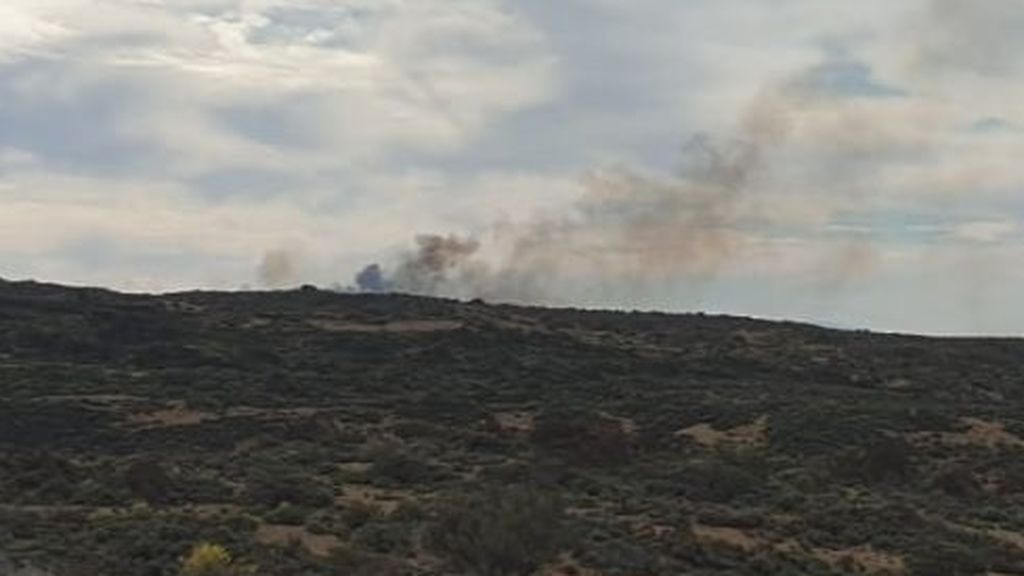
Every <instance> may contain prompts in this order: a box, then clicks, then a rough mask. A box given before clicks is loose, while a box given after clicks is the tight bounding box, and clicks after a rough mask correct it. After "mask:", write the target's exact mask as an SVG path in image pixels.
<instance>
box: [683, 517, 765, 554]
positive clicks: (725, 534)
mask: <svg viewBox="0 0 1024 576" xmlns="http://www.w3.org/2000/svg"><path fill="white" fill-rule="evenodd" d="M691 530H692V531H693V535H694V536H696V537H697V539H698V540H700V541H702V542H714V543H716V544H725V545H726V546H729V547H730V548H736V549H738V550H742V551H744V552H752V551H754V550H756V549H757V548H759V547H761V546H764V545H765V544H767V542H766V541H765V540H764V539H762V538H759V537H757V536H754V535H753V534H750V533H748V532H746V531H744V530H740V529H739V528H730V527H727V526H708V525H705V524H699V523H694V524H693V525H692V526H691Z"/></svg>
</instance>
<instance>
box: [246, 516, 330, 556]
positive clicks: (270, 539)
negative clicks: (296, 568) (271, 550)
mask: <svg viewBox="0 0 1024 576" xmlns="http://www.w3.org/2000/svg"><path fill="white" fill-rule="evenodd" d="M256 541H257V542H259V543H260V544H266V545H268V546H289V545H291V544H292V543H298V544H301V545H302V547H303V548H305V549H306V551H308V552H309V553H310V554H312V555H314V556H320V557H322V558H323V557H327V556H330V555H331V552H332V551H333V550H334V549H335V548H337V547H338V546H340V545H341V540H339V539H338V538H337V537H335V536H331V535H329V534H313V533H312V532H310V531H308V530H306V529H305V528H304V527H302V526H284V525H279V524H263V525H261V526H260V527H259V528H258V529H257V530H256Z"/></svg>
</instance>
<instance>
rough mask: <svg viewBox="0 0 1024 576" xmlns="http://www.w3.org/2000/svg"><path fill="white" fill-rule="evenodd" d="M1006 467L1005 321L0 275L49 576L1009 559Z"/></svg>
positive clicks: (1009, 440)
mask: <svg viewBox="0 0 1024 576" xmlns="http://www.w3.org/2000/svg"><path fill="white" fill-rule="evenodd" d="M1022 457H1024V341H1021V340H1013V339H967V338H925V337H916V336H909V335H894V334H874V333H868V332H860V331H858V332H854V331H839V330H830V329H825V328H821V327H816V326H811V325H805V324H797V323H782V322H769V321H763V320H756V319H749V318H737V317H727V316H709V315H702V314H686V315H670V314H659V313H630V312H611V311H581V310H571V309H545V308H531V307H517V306H506V305H491V304H487V303H484V302H479V301H476V302H459V301H453V300H441V299H432V298H422V297H414V296H404V295H364V294H337V293H332V292H327V291H320V290H316V289H312V288H308V289H303V290H294V291H283V292H238V293H214V292H189V293H179V294H167V295H127V294H119V293H116V292H111V291H106V290H98V289H81V288H67V287H61V286H55V285H45V284H37V283H30V282H19V283H15V282H0V471H2V474H0V550H2V551H4V553H5V555H6V557H7V559H8V561H9V563H10V564H11V565H20V564H23V563H32V564H33V565H35V566H38V567H40V568H44V569H47V570H51V571H53V572H54V573H55V574H74V575H87V574H132V575H135V574H139V575H150V574H151V575H154V576H157V575H165V574H167V575H170V574H176V573H177V572H178V569H179V566H180V564H181V562H180V559H181V557H182V556H184V555H186V554H187V553H188V551H189V549H190V548H191V547H192V546H193V545H195V544H197V543H199V542H211V543H216V544H219V545H222V546H224V547H225V548H227V549H228V550H230V551H231V552H232V554H233V555H234V557H235V563H236V565H237V566H244V567H247V568H250V569H252V570H256V573H258V574H268V575H293V574H367V575H369V574H384V575H386V574H396V575H397V574H417V575H419V574H423V575H425V574H458V573H466V574H530V573H538V574H546V575H555V574H565V575H571V574H577V575H579V574H583V575H590V576H598V575H623V576H625V575H640V574H644V575H646V574H651V575H653V574H665V575H669V574H706V575H712V574H718V575H725V574H734V575H738V574H787V575H789V574H807V575H827V574H847V573H869V574H910V575H914V576H917V575H940V574H942V575H945V574H985V573H987V572H988V573H1002V574H1024V458H1022ZM3 565H4V562H0V572H3V571H4V568H3Z"/></svg>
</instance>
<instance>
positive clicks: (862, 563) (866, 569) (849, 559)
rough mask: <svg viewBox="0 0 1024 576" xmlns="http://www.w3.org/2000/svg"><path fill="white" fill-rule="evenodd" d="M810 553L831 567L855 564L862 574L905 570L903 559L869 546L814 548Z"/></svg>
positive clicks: (890, 572)
mask: <svg viewBox="0 0 1024 576" xmlns="http://www.w3.org/2000/svg"><path fill="white" fill-rule="evenodd" d="M811 554H812V555H813V556H814V557H815V558H817V559H818V560H821V561H822V562H824V563H826V564H828V565H829V566H831V567H833V568H843V567H844V566H851V565H852V566H855V567H856V571H857V572H858V573H862V574H902V573H904V572H905V571H906V566H904V564H903V559H902V558H900V557H899V556H894V555H892V554H888V553H886V552H880V551H878V550H875V549H873V548H871V547H870V546H859V547H857V548H843V549H839V550H833V549H828V548H814V549H813V550H811Z"/></svg>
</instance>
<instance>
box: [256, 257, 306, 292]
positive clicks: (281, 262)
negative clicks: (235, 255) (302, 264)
mask: <svg viewBox="0 0 1024 576" xmlns="http://www.w3.org/2000/svg"><path fill="white" fill-rule="evenodd" d="M256 275H257V277H258V278H259V281H260V284H261V285H263V286H266V287H268V288H283V287H285V286H288V285H289V284H293V283H295V282H296V279H297V277H298V266H297V265H296V262H295V256H294V255H293V254H292V253H291V252H289V251H288V250H282V249H277V250H268V251H267V252H265V253H264V254H263V259H262V260H260V263H259V266H258V267H257V268H256Z"/></svg>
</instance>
